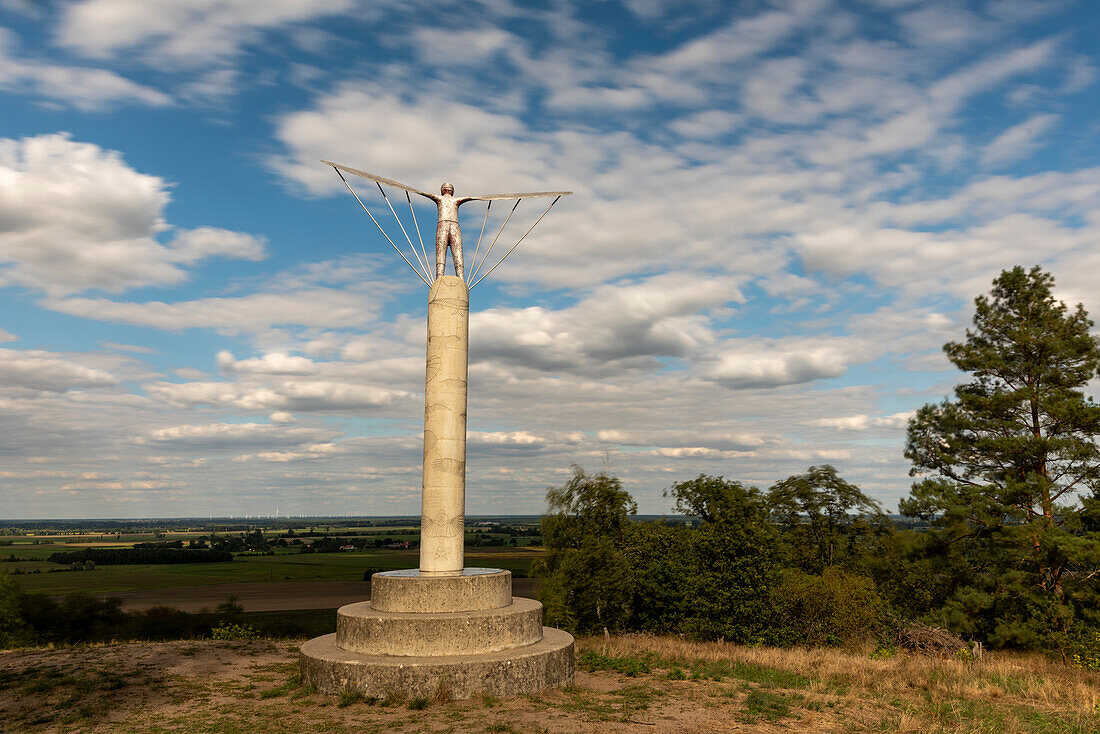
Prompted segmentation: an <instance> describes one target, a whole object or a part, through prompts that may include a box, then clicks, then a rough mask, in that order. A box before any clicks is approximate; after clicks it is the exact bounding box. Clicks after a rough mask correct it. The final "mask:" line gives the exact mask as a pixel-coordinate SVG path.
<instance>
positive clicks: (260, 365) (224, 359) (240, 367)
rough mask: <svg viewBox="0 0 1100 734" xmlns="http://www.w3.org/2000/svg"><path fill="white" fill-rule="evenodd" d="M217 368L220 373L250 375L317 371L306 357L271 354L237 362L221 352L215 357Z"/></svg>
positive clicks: (229, 354) (299, 373) (314, 372)
mask: <svg viewBox="0 0 1100 734" xmlns="http://www.w3.org/2000/svg"><path fill="white" fill-rule="evenodd" d="M217 361H218V367H219V368H221V370H222V372H236V373H238V374H251V375H312V374H316V373H317V371H318V369H319V368H318V366H317V364H316V363H315V362H314V361H313V360H312V359H309V358H308V357H299V356H297V355H292V354H282V353H279V352H273V353H270V354H265V355H264V356H262V357H252V358H251V359H241V360H238V359H236V358H235V357H234V356H233V353H232V352H228V351H224V350H223V351H221V352H218V355H217Z"/></svg>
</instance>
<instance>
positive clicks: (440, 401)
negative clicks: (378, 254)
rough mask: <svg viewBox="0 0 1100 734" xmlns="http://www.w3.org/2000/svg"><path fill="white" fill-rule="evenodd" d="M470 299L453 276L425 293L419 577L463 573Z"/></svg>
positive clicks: (463, 284)
mask: <svg viewBox="0 0 1100 734" xmlns="http://www.w3.org/2000/svg"><path fill="white" fill-rule="evenodd" d="M469 323H470V294H469V292H468V291H467V289H466V284H465V283H464V282H463V280H462V279H461V278H459V277H458V276H456V275H443V276H440V277H439V278H436V280H435V282H434V283H433V284H432V288H431V290H430V291H429V292H428V361H427V370H426V377H425V386H424V485H423V495H422V501H421V502H422V504H421V511H420V573H421V574H424V575H455V574H461V573H462V562H463V557H462V551H463V541H464V539H465V525H466V366H467V343H468V342H467V334H468V331H469Z"/></svg>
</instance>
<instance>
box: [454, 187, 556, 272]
mask: <svg viewBox="0 0 1100 734" xmlns="http://www.w3.org/2000/svg"><path fill="white" fill-rule="evenodd" d="M560 198H561V197H560V196H558V197H556V198H555V199H554V200H553V201H551V202H550V206H548V207H546V211H544V212H543V213H542V214H540V215H539V218H538V219H536V220H535V224H532V225H531V226H530V227H528V228H527V231H526V232H524V233H523V237H520V238H519V239H518V240H516V244H514V245H512V247H511V249H510V250H508V252H506V253H504V257H502V258H500V259H499V260H497V265H500V264H501V263H502V262H504V258H505V257H508V256H509V255H511V254H512V250H514V249H516V248H517V247H519V243H520V242H523V238H524V237H526V236H527V235H529V234H531V230H532V229H534V228H535V225H536V224H538V223H539V222H541V221H542V218H543V217H545V216H546V212H548V211H550V207H552V206H554V204H557V203H558V199H560ZM497 265H494V266H493V267H491V268H489V270H488V271H487V272H486V273H485V275H483V276H481V277H480V278H478V279H477V280H476V281H475V282H474V285H472V286H470V290H473V289H474V286H476V285H477V284H478V283H480V282H481V281H483V280H485V279H486V278H487V277H489V273H491V272H493V271H494V270H496V269H497Z"/></svg>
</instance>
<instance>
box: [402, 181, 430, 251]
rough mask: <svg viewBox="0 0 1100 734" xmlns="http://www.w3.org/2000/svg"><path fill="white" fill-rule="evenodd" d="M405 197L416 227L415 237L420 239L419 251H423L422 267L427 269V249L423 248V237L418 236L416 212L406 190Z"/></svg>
mask: <svg viewBox="0 0 1100 734" xmlns="http://www.w3.org/2000/svg"><path fill="white" fill-rule="evenodd" d="M405 198H406V199H408V201H409V214H412V218H413V226H414V227H416V239H418V240H420V251H421V252H423V253H424V269H425V270H428V251H427V250H425V249H424V238H423V237H421V236H420V225H419V224H417V223H416V212H414V211H413V200H412V197H411V196H409V192H408V191H406V192H405ZM414 252H415V251H414Z"/></svg>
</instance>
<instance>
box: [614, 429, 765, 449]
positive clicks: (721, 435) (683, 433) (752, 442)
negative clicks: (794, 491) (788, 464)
mask: <svg viewBox="0 0 1100 734" xmlns="http://www.w3.org/2000/svg"><path fill="white" fill-rule="evenodd" d="M596 435H597V437H598V438H599V439H600V440H601V441H604V442H606V443H613V444H618V445H620V446H657V447H661V450H662V451H673V452H677V451H687V452H692V451H700V450H701V451H717V452H723V451H730V452H745V451H755V450H757V449H760V448H763V447H765V446H774V445H776V444H778V443H782V441H781V439H779V437H778V436H775V435H761V434H757V433H734V432H730V431H715V430H713V429H708V428H706V427H698V428H695V429H691V430H689V429H684V428H679V429H662V430H653V429H626V430H622V429H605V430H601V431H599V432H598V433H597V434H596Z"/></svg>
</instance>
